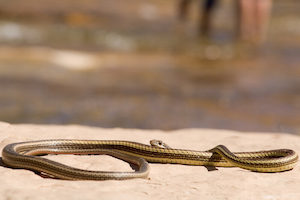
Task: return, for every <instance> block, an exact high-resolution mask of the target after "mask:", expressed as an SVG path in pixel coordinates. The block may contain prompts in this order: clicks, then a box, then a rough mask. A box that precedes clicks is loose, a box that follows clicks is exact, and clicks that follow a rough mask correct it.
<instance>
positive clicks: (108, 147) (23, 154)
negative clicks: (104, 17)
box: [2, 140, 298, 180]
mask: <svg viewBox="0 0 300 200" xmlns="http://www.w3.org/2000/svg"><path fill="white" fill-rule="evenodd" d="M150 144H151V145H145V144H141V143H136V142H130V141H119V140H41V141H30V142H22V143H13V144H9V145H7V146H6V147H5V148H4V149H3V151H2V160H3V162H4V163H5V164H6V165H7V166H10V167H13V168H24V169H30V170H33V171H37V172H42V173H45V174H47V175H49V176H52V177H55V178H60V179H67V180H108V179H118V180H121V179H131V178H145V177H147V176H148V174H149V170H150V169H149V165H148V162H155V163H174V164H184V165H203V166H214V167H240V168H243V169H247V170H251V171H256V172H282V171H287V170H291V169H293V168H294V166H295V165H296V163H297V161H298V155H297V154H296V153H295V152H294V151H293V150H290V149H277V150H269V151H256V152H231V151H229V150H228V149H227V148H226V147H225V146H224V145H218V146H216V147H215V148H213V149H211V150H208V151H192V150H184V149H173V148H170V147H169V146H168V145H166V144H165V143H163V142H162V141H159V140H151V141H150ZM45 154H82V155H89V154H108V155H111V156H113V157H116V158H119V159H121V160H124V161H126V162H128V163H131V164H134V165H136V166H138V169H137V170H136V171H135V172H106V171H89V170H82V169H78V168H73V167H70V166H67V165H64V164H61V163H58V162H55V161H52V160H49V159H46V158H43V157H40V155H45Z"/></svg>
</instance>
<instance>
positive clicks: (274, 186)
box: [0, 122, 300, 200]
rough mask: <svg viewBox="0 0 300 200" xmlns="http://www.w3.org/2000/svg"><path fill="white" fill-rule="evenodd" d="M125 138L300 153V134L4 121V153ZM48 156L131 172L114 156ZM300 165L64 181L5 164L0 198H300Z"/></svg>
mask: <svg viewBox="0 0 300 200" xmlns="http://www.w3.org/2000/svg"><path fill="white" fill-rule="evenodd" d="M57 138H65V139H99V140H100V139H120V140H131V141H136V142H141V143H148V142H149V140H151V139H161V140H163V141H165V142H166V143H167V144H169V145H170V146H171V147H174V148H185V149H195V150H207V149H210V148H212V147H214V146H216V145H218V144H224V145H227V146H228V147H229V148H230V149H231V150H232V151H255V150H264V149H276V148H291V149H294V150H295V151H298V152H300V138H299V136H295V135H289V134H279V133H242V132H235V131H225V130H208V129H186V130H177V131H171V132H164V131H159V130H151V131H150V130H133V129H120V128H116V129H102V128H94V127H84V126H75V125H71V126H49V125H46V126H44V125H10V124H7V123H2V122H1V123H0V149H1V150H2V148H3V147H4V146H5V145H7V144H9V143H13V142H21V141H28V140H39V139H57ZM48 158H50V159H53V160H56V161H60V162H62V163H65V164H68V165H72V166H75V167H79V168H82V169H91V170H118V171H126V170H132V169H131V168H130V166H129V165H128V164H127V163H124V162H122V161H120V160H117V159H114V158H111V157H109V156H104V155H101V156H75V155H68V156H67V155H59V156H48ZM299 172H300V166H299V165H297V166H296V168H295V169H294V170H292V171H288V172H284V173H269V174H264V173H254V172H250V171H247V170H243V169H239V168H218V170H214V171H208V170H207V169H206V168H205V167H203V166H185V165H172V164H151V172H150V175H149V178H148V179H133V180H125V181H65V180H57V179H50V178H43V177H41V176H39V175H36V174H34V173H33V172H31V171H28V170H22V169H18V170H17V169H10V168H7V167H5V166H3V163H2V164H0V174H1V182H0V194H1V195H0V199H31V200H33V199H39V200H40V199H56V200H59V199H102V200H103V199H116V200H119V199H213V200H218V199H220V200H221V199H222V200H223V199H244V200H245V199H253V200H256V199H261V200H264V199H265V200H277V199H278V200H279V199H280V200H283V199H288V200H293V199H295V200H298V199H300V190H299V186H300V181H299V180H300V173H299Z"/></svg>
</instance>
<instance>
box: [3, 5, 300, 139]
mask: <svg viewBox="0 0 300 200" xmlns="http://www.w3.org/2000/svg"><path fill="white" fill-rule="evenodd" d="M20 2H22V1H20V0H13V1H4V2H3V4H2V6H1V9H0V16H1V21H0V42H1V47H0V91H1V92H0V110H1V112H0V120H1V121H8V122H12V123H46V124H49V123H50V124H73V123H76V124H84V125H92V126H101V127H125V128H147V129H148V128H150V129H166V130H170V129H178V128H196V127H201V128H226V129H236V130H244V131H274V132H289V133H295V134H298V133H299V132H300V67H299V66H300V65H299V63H300V46H299V45H300V37H299V35H300V28H299V27H300V19H299V16H298V15H299V14H298V13H297V10H298V9H299V8H300V3H297V2H296V1H291V0H290V1H285V2H281V1H275V5H274V9H273V16H272V21H271V25H270V30H269V34H268V40H267V41H266V43H265V44H263V45H261V46H256V47H253V46H251V45H248V44H240V43H236V42H234V37H233V35H234V31H233V29H234V12H233V2H232V1H230V0H224V1H223V2H222V3H221V4H220V5H219V7H218V8H217V10H216V13H215V14H216V16H215V19H214V24H213V25H214V29H213V33H212V36H211V37H210V38H206V39H204V38H199V37H198V36H197V18H198V13H197V12H196V11H197V10H196V8H197V5H196V4H195V5H194V8H193V13H192V14H191V16H190V18H189V20H188V21H187V22H181V21H180V20H178V18H177V15H176V4H175V1H171V0H168V1H165V0H164V1H163V0H151V1H149V0H148V1H146V0H127V1H121V0H111V1H105V0H89V1H79V0H78V1H76V2H74V1H70V0H63V1H58V2H56V3H53V1H51V2H50V1H49V3H45V4H43V5H42V4H40V3H39V1H38V0H30V1H29V0H28V1H26V5H23V4H24V3H23V4H22V3H20ZM195 3H196V2H195Z"/></svg>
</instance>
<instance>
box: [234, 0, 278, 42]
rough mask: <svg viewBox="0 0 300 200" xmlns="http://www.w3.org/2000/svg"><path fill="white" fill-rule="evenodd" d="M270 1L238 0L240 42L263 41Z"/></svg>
mask: <svg viewBox="0 0 300 200" xmlns="http://www.w3.org/2000/svg"><path fill="white" fill-rule="evenodd" d="M271 9H272V0H238V36H239V38H240V39H241V40H245V41H252V42H261V41H263V40H265V38H266V34H267V29H268V24H269V20H270V14H271Z"/></svg>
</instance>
